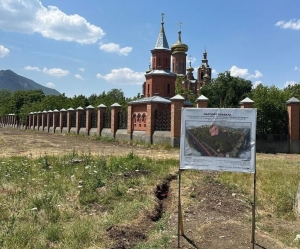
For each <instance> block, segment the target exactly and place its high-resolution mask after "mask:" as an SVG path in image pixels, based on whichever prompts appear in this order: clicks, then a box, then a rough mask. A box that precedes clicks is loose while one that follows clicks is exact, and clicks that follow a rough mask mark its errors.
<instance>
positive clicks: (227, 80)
mask: <svg viewBox="0 0 300 249" xmlns="http://www.w3.org/2000/svg"><path fill="white" fill-rule="evenodd" d="M251 90H252V82H251V81H250V80H245V79H242V78H240V77H235V76H231V75H230V72H229V71H226V72H224V73H220V74H219V75H218V77H217V78H215V79H212V80H211V82H210V83H209V84H207V85H205V86H203V87H202V88H201V94H203V95H204V96H205V97H207V98H208V99H209V102H208V106H209V107H239V105H240V101H241V100H243V99H244V98H245V97H247V96H248V95H249V94H250V92H251Z"/></svg>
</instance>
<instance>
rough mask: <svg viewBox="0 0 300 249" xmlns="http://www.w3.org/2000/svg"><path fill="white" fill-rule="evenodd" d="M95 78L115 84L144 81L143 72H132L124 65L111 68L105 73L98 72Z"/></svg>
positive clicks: (130, 83) (135, 83)
mask: <svg viewBox="0 0 300 249" xmlns="http://www.w3.org/2000/svg"><path fill="white" fill-rule="evenodd" d="M97 78H98V79H104V80H106V81H107V82H109V83H112V84H117V85H141V84H143V82H144V81H145V73H144V72H134V71H133V70H131V69H130V68H127V67H124V68H119V69H112V70H111V72H110V73H108V74H105V75H101V74H100V73H98V74H97Z"/></svg>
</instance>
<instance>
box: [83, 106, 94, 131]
mask: <svg viewBox="0 0 300 249" xmlns="http://www.w3.org/2000/svg"><path fill="white" fill-rule="evenodd" d="M94 109H95V108H94V106H92V105H89V106H87V107H86V114H85V129H86V132H87V134H88V135H89V132H90V129H91V128H92V112H93V111H94Z"/></svg>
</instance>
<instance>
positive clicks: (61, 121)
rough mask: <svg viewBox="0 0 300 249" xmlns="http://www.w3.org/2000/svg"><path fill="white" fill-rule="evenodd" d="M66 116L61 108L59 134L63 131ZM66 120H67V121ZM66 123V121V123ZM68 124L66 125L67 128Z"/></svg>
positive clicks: (65, 112)
mask: <svg viewBox="0 0 300 249" xmlns="http://www.w3.org/2000/svg"><path fill="white" fill-rule="evenodd" d="M66 115H67V110H66V109H64V108H62V109H60V111H59V128H60V132H62V131H63V128H64V117H65V116H66ZM67 120H68V119H67ZM67 122H68V121H67ZM67 125H68V124H66V126H67Z"/></svg>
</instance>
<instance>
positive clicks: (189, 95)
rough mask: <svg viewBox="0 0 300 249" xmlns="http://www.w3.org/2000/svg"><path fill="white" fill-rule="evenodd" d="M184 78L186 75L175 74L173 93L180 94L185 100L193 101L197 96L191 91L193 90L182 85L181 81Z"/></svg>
mask: <svg viewBox="0 0 300 249" xmlns="http://www.w3.org/2000/svg"><path fill="white" fill-rule="evenodd" d="M185 80H186V76H177V78H176V83H175V94H180V95H181V96H182V97H184V98H185V99H186V100H187V101H189V102H191V103H195V101H196V97H197V96H196V95H195V94H194V93H193V91H191V90H189V89H187V88H185V87H184V85H183V82H184V81H185Z"/></svg>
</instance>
